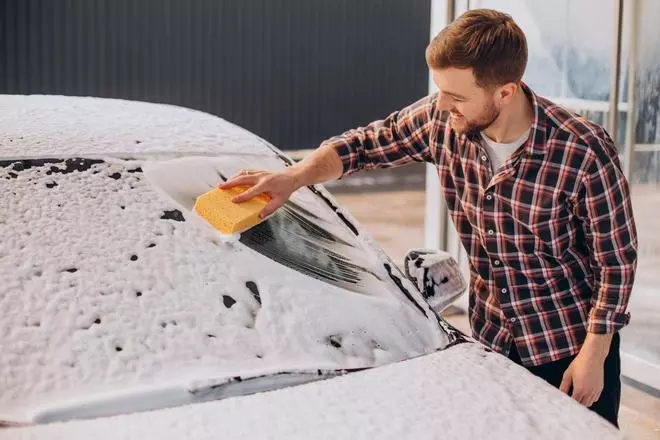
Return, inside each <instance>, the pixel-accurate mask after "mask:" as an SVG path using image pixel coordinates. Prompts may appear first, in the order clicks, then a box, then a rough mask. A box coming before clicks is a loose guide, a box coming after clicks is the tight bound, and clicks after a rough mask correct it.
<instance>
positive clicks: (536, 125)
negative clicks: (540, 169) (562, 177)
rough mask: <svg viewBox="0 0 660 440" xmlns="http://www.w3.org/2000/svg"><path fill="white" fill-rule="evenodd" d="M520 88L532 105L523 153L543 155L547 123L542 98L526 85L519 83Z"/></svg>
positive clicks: (545, 146)
mask: <svg viewBox="0 0 660 440" xmlns="http://www.w3.org/2000/svg"><path fill="white" fill-rule="evenodd" d="M520 84H521V87H522V90H523V92H524V93H525V95H526V96H527V98H528V99H529V100H530V102H531V103H532V108H533V109H534V119H533V120H532V129H531V133H530V136H529V139H527V142H526V143H525V152H526V153H527V154H528V155H530V156H531V155H534V154H545V152H546V150H547V142H546V141H547V130H548V123H547V122H548V121H547V115H546V114H545V108H544V104H543V102H542V98H539V96H538V95H537V94H536V93H534V92H533V91H532V89H530V88H529V86H528V85H527V84H525V83H524V82H522V81H521V83H520Z"/></svg>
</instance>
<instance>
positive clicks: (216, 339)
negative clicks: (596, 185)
mask: <svg viewBox="0 0 660 440" xmlns="http://www.w3.org/2000/svg"><path fill="white" fill-rule="evenodd" d="M0 126H1V127H2V131H1V133H0V190H1V191H2V197H1V198H0V232H1V233H2V237H3V240H2V244H1V245H0V316H2V320H0V344H1V347H2V355H1V356H0V378H1V379H0V380H1V384H2V385H1V386H0V390H2V391H1V393H0V421H1V423H2V425H3V426H4V428H0V440H4V439H28V438H29V439H33V438H47V439H83V438H92V437H93V438H97V439H102V438H112V439H124V438H125V439H141V440H143V439H146V438H154V439H156V438H157V439H168V438H173V439H174V438H176V439H179V438H191V439H211V438H218V437H222V438H246V439H247V438H250V439H254V438H274V439H297V438H305V439H307V438H315V439H317V438H318V439H321V438H328V439H337V438H396V439H407V438H410V439H413V438H414V439H419V438H483V437H487V436H488V437H492V438H548V439H557V438H578V437H580V436H581V437H584V438H591V437H597V438H599V439H614V438H621V435H620V433H619V431H617V430H616V429H615V428H613V427H612V426H611V425H609V424H608V423H607V422H606V421H605V420H603V419H601V418H600V417H598V416H597V415H595V414H593V413H592V412H590V411H589V410H587V409H586V408H584V407H582V406H581V405H579V404H578V403H577V402H575V401H574V400H573V399H571V398H570V397H568V396H566V395H565V394H562V393H561V392H559V391H558V390H556V389H554V388H553V387H552V386H550V385H548V384H546V383H545V382H543V381H541V380H540V379H538V378H536V377H535V376H533V375H531V374H530V373H528V372H527V371H526V370H525V369H523V368H522V367H520V366H518V365H516V364H514V363H512V362H510V361H509V360H508V359H506V358H505V357H504V356H502V355H500V354H498V353H495V352H493V351H491V350H489V349H488V348H486V347H484V346H483V345H481V344H479V343H477V342H475V341H474V340H473V339H472V338H470V337H469V336H467V335H465V334H463V333H461V332H460V331H458V330H457V329H455V328H454V327H452V326H451V325H449V324H448V323H447V322H446V321H445V320H444V319H443V318H442V317H441V315H440V314H439V312H441V311H442V310H443V309H444V308H445V307H446V306H447V305H449V303H450V302H451V301H452V300H453V299H455V298H456V296H457V295H458V294H460V293H461V292H462V291H463V290H464V289H465V282H464V280H463V279H462V278H461V275H460V271H458V270H457V268H456V265H455V262H453V260H451V259H448V258H447V257H446V256H442V255H441V256H440V257H438V254H437V253H434V252H433V251H428V250H414V251H412V252H411V253H410V254H409V258H407V260H406V262H405V264H404V266H405V267H404V268H403V269H401V268H400V267H399V265H398V264H396V262H394V261H392V260H391V259H390V258H389V257H388V256H387V254H386V253H385V252H384V251H383V249H382V248H381V247H380V246H379V245H378V244H377V243H376V242H375V240H373V238H372V237H371V236H370V235H369V234H368V233H367V232H366V231H365V230H364V229H363V228H362V227H361V226H360V224H359V223H358V222H357V221H356V219H355V218H353V217H352V216H351V215H350V213H348V212H347V211H346V210H344V209H343V208H342V207H340V206H339V205H338V204H337V202H336V200H335V199H334V198H333V196H332V195H331V194H330V193H329V192H328V191H327V190H326V189H325V188H324V187H323V186H321V185H314V186H310V187H306V188H302V189H300V190H298V191H297V192H295V193H294V194H293V196H292V198H291V200H290V201H288V202H287V203H286V204H285V205H284V206H283V207H282V208H281V209H280V210H278V211H277V212H276V213H275V214H274V215H273V216H271V217H269V218H268V219H267V220H266V221H265V222H263V223H261V224H259V225H258V226H256V227H254V228H252V229H250V230H248V231H246V232H243V233H241V234H237V235H234V236H225V235H221V234H219V233H218V232H217V231H216V230H215V229H213V228H212V227H211V226H210V225H209V224H208V223H206V222H205V220H204V219H202V218H201V217H199V216H198V215H197V214H196V213H195V212H194V210H193V209H192V208H193V205H194V203H195V200H196V197H197V196H199V195H201V194H203V193H205V192H206V191H208V190H210V189H212V188H214V187H216V186H217V185H218V184H219V183H220V182H222V181H225V180H227V179H228V178H229V176H231V175H233V174H235V173H237V172H238V170H240V169H242V168H248V167H249V168H263V169H270V170H282V169H285V168H286V167H288V166H291V164H292V163H293V162H292V161H291V159H290V158H289V157H288V156H287V155H286V154H284V153H283V152H282V151H281V150H279V149H277V148H276V147H274V146H273V145H271V144H269V143H268V142H267V141H265V140H263V139H261V138H259V137H258V136H256V135H254V134H252V133H250V132H248V131H247V130H245V129H243V128H241V127H238V126H236V125H234V124H232V123H230V122H228V121H225V120H223V119H221V118H219V117H217V116H213V115H210V114H206V113H203V112H199V111H195V110H191V109H187V108H182V107H176V106H171V105H163V104H155V103H146V102H134V101H124V100H117V99H102V98H91V97H65V96H40V95H31V96H17V95H4V96H1V97H0ZM434 280H435V281H434ZM438 280H439V281H438Z"/></svg>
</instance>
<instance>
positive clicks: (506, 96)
mask: <svg viewBox="0 0 660 440" xmlns="http://www.w3.org/2000/svg"><path fill="white" fill-rule="evenodd" d="M517 91H518V84H516V83H513V82H510V83H506V84H504V85H503V86H500V87H499V88H498V90H497V92H496V94H495V96H496V97H497V99H498V100H499V101H500V102H501V103H502V104H508V103H509V102H511V101H512V100H513V97H514V96H515V95H516V92H517Z"/></svg>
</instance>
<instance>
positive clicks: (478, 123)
mask: <svg viewBox="0 0 660 440" xmlns="http://www.w3.org/2000/svg"><path fill="white" fill-rule="evenodd" d="M450 114H451V116H452V117H451V118H450V119H449V125H450V126H451V128H452V129H454V131H455V132H456V133H457V134H459V135H462V134H464V135H467V136H474V135H477V134H479V133H480V132H482V131H484V130H485V129H487V128H488V127H490V125H491V124H492V123H493V122H495V121H496V120H497V118H498V117H499V116H500V111H499V109H497V108H496V107H495V103H493V102H492V101H491V102H489V103H488V104H486V106H485V107H484V111H483V112H482V113H481V115H479V117H478V118H476V119H473V120H468V119H467V118H466V117H465V116H463V115H461V114H460V113H455V112H453V111H450Z"/></svg>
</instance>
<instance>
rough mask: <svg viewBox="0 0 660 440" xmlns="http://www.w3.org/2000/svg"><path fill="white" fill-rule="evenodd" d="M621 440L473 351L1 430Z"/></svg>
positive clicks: (522, 375) (464, 347) (21, 438)
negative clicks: (156, 407)
mask: <svg viewBox="0 0 660 440" xmlns="http://www.w3.org/2000/svg"><path fill="white" fill-rule="evenodd" d="M90 438H93V439H95V440H106V439H107V440H114V439H119V438H120V439H124V440H150V439H154V440H155V439H158V440H178V439H183V438H185V439H189V440H212V439H218V438H228V439H229V438H230V439H234V440H252V439H266V438H267V439H273V440H299V439H300V440H307V439H315V440H325V439H327V440H336V439H349V438H350V439H355V440H371V439H392V440H400V439H415V440H425V439H449V440H452V439H456V440H464V439H498V440H499V439H537V440H557V439H567V440H568V439H599V440H614V439H622V438H624V437H623V435H622V434H621V433H620V432H619V431H617V430H616V429H615V428H614V427H612V425H610V424H609V423H608V422H606V421H605V420H604V419H602V418H600V417H599V416H597V415H596V414H595V413H593V412H591V411H589V410H588V409H587V408H585V407H584V406H581V405H580V404H579V403H577V402H576V401H575V400H573V399H571V398H570V397H568V396H567V395H565V394H562V393H560V392H558V391H557V390H555V389H552V387H551V386H550V385H549V384H547V383H545V382H544V381H542V380H541V379H538V378H537V377H535V376H532V375H531V374H529V373H527V372H526V371H525V370H524V369H523V368H522V367H520V366H518V365H516V364H514V363H512V362H510V361H508V360H507V359H506V358H505V357H503V356H501V355H499V354H495V353H486V352H485V351H483V350H482V349H481V348H479V346H477V345H476V344H460V345H457V346H454V347H452V348H449V349H447V350H444V351H441V352H438V353H433V354H430V355H427V356H423V357H421V358H417V359H413V360H409V361H404V362H401V363H396V364H391V365H386V366H383V367H379V368H376V369H372V370H367V371H363V372H359V373H354V374H350V375H346V376H341V377H337V378H334V379H332V380H327V381H321V382H315V383H311V384H307V385H304V386H299V387H294V388H287V389H282V390H278V391H275V392H268V393H260V394H254V395H251V396H244V397H238V398H233V399H226V400H221V401H215V402H208V403H201V404H193V405H186V406H180V407H177V408H171V409H164V410H160V411H151V412H142V413H134V414H129V415H122V416H116V417H108V418H102V419H96V420H83V421H72V422H67V423H53V424H48V425H41V426H35V427H30V428H17V429H8V430H4V431H3V430H0V440H34V439H48V440H83V439H90Z"/></svg>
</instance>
